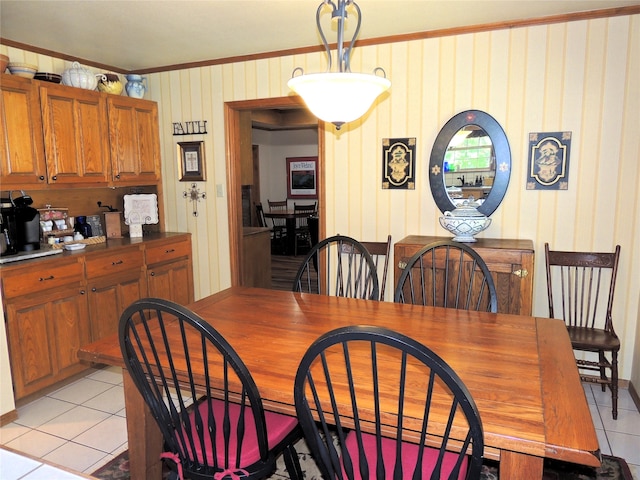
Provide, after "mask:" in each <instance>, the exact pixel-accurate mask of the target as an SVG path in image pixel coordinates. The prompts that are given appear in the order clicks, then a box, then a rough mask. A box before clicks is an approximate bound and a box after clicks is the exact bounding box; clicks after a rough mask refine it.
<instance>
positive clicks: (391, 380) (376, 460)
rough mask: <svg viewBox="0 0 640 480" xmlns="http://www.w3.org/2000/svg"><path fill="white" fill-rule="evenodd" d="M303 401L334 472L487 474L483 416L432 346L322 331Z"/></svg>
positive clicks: (304, 376) (312, 445) (311, 352)
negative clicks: (483, 462)
mask: <svg viewBox="0 0 640 480" xmlns="http://www.w3.org/2000/svg"><path fill="white" fill-rule="evenodd" d="M294 399H295V404H296V411H297V414H298V419H299V421H300V424H301V425H302V430H303V431H304V435H305V439H306V440H307V444H308V446H309V449H310V451H311V454H312V456H313V457H314V459H315V460H316V463H317V464H318V467H319V468H320V470H321V472H322V474H323V477H324V478H331V479H335V478H338V479H344V478H347V479H361V478H365V479H369V478H377V479H394V480H404V479H407V478H409V479H410V478H414V479H417V478H430V479H441V478H449V479H459V478H466V479H477V478H480V472H481V469H482V456H483V451H484V439H483V430H482V422H481V420H480V415H479V413H478V409H477V407H476V404H475V402H474V400H473V398H472V397H471V394H470V393H469V391H468V390H467V388H466V387H465V385H464V383H463V382H462V381H461V380H460V378H459V377H458V375H457V374H456V373H455V372H454V371H453V370H452V369H451V367H450V366H449V365H448V364H447V363H446V362H445V361H444V360H443V359H442V358H440V357H439V356H438V355H436V354H435V353H434V352H432V351H431V350H430V349H429V348H427V347H426V346H424V345H422V344H420V343H418V342H416V341H415V340H413V339H411V338H409V337H406V336H405V335H402V334H400V333H397V332H394V331H391V330H388V329H385V328H380V327H373V326H348V327H342V328H338V329H337V330H333V331H331V332H328V333H326V334H324V335H322V336H321V337H320V338H319V339H318V340H316V341H315V342H314V343H313V344H312V345H311V346H310V347H309V349H308V350H307V352H306V353H305V355H304V356H303V358H302V361H301V362H300V366H299V368H298V371H297V374H296V378H295V383H294Z"/></svg>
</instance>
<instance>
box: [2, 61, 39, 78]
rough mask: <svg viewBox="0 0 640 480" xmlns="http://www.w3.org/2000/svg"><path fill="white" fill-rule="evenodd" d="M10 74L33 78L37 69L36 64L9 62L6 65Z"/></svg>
mask: <svg viewBox="0 0 640 480" xmlns="http://www.w3.org/2000/svg"><path fill="white" fill-rule="evenodd" d="M7 67H8V68H9V71H10V72H11V75H16V76H18V77H25V78H33V76H34V75H35V74H36V72H37V71H38V66H37V65H33V64H32V63H20V62H9V64H8V65H7Z"/></svg>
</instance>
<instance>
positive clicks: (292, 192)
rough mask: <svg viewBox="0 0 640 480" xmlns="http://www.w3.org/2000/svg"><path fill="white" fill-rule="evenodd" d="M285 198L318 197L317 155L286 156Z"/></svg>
mask: <svg viewBox="0 0 640 480" xmlns="http://www.w3.org/2000/svg"><path fill="white" fill-rule="evenodd" d="M287 198H318V157H291V158H287Z"/></svg>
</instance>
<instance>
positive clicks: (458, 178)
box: [443, 125, 496, 206]
mask: <svg viewBox="0 0 640 480" xmlns="http://www.w3.org/2000/svg"><path fill="white" fill-rule="evenodd" d="M495 158H496V157H495V150H494V148H493V144H492V143H491V138H490V137H489V135H487V132H485V131H484V130H483V129H482V128H481V127H479V126H478V125H467V126H465V127H463V128H461V129H460V130H458V131H457V132H456V133H455V135H454V136H453V137H452V138H451V141H450V142H449V146H448V147H447V150H446V151H445V154H444V164H443V166H444V181H445V184H446V187H447V193H448V194H449V198H450V199H451V201H452V202H453V204H454V205H456V206H458V205H459V204H460V203H461V202H462V201H464V200H467V199H469V197H473V198H474V199H475V200H476V201H477V203H479V204H482V202H483V201H484V199H485V197H487V196H488V195H489V192H490V191H491V185H492V184H493V177H494V176H495Z"/></svg>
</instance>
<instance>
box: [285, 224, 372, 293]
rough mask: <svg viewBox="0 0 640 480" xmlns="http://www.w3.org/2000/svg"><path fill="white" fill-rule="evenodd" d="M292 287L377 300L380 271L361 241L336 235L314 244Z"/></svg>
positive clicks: (294, 289) (307, 291)
mask: <svg viewBox="0 0 640 480" xmlns="http://www.w3.org/2000/svg"><path fill="white" fill-rule="evenodd" d="M292 290H293V291H294V292H304V293H317V294H320V295H334V296H338V297H349V298H364V299H369V300H378V299H379V286H378V273H377V271H376V265H375V263H374V261H373V259H372V258H371V255H370V254H369V252H368V251H367V249H366V248H365V247H364V246H363V245H362V244H361V243H360V242H358V241H357V240H355V239H353V238H351V237H346V236H343V235H335V236H333V237H329V238H325V239H324V240H321V241H320V242H318V243H317V244H315V245H314V246H313V247H312V248H311V250H310V251H309V253H308V254H307V256H306V257H305V259H304V260H303V261H302V263H301V264H300V267H299V268H298V272H297V274H296V277H295V280H294V282H293V287H292Z"/></svg>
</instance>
